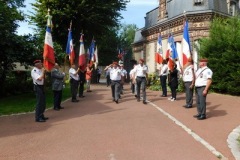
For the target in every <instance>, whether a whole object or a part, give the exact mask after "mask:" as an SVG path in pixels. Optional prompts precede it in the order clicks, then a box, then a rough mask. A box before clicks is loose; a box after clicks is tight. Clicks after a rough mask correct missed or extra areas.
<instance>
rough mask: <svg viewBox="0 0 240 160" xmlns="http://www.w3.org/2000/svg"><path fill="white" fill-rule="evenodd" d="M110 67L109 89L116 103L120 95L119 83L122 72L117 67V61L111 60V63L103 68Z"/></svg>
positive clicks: (121, 79)
mask: <svg viewBox="0 0 240 160" xmlns="http://www.w3.org/2000/svg"><path fill="white" fill-rule="evenodd" d="M109 68H111V69H110V79H111V91H112V98H113V101H115V102H116V103H117V104H118V99H119V97H120V83H123V74H122V72H121V70H120V69H119V68H118V63H117V62H113V63H112V64H111V65H109V66H107V67H106V68H105V69H104V70H105V71H106V70H108V69H109Z"/></svg>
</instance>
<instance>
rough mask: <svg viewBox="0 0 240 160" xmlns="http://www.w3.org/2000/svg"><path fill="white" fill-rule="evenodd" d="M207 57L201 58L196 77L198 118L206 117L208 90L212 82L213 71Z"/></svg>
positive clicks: (196, 116)
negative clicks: (209, 66) (208, 64)
mask: <svg viewBox="0 0 240 160" xmlns="http://www.w3.org/2000/svg"><path fill="white" fill-rule="evenodd" d="M207 62H208V60H207V59H200V61H199V69H198V70H197V72H196V74H195V77H196V80H195V88H196V102H197V112H198V113H197V114H196V115H194V117H195V118H197V119H198V120H203V119H206V99H207V94H208V90H209V88H210V86H211V84H212V75H213V72H212V70H211V69H210V68H208V67H207Z"/></svg>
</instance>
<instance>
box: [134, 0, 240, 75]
mask: <svg viewBox="0 0 240 160" xmlns="http://www.w3.org/2000/svg"><path fill="white" fill-rule="evenodd" d="M238 10H239V0H159V6H158V7H157V8H155V9H153V10H151V11H149V12H147V13H146V17H145V26H144V27H143V28H141V29H139V30H138V31H137V32H136V33H135V39H134V42H133V44H132V47H133V56H134V57H133V58H134V59H136V60H139V59H140V58H144V59H145V61H146V64H147V65H148V67H149V71H150V73H151V72H155V70H156V66H157V64H156V62H155V53H156V52H157V38H158V34H159V33H160V34H161V36H162V47H163V48H162V49H163V57H164V56H165V54H166V50H167V39H168V36H169V34H170V33H171V34H172V35H173V36H174V40H175V44H176V48H177V51H178V53H181V52H182V44H181V41H182V39H183V24H184V22H185V19H187V20H188V23H189V36H190V40H191V47H192V56H193V58H194V63H195V64H197V59H198V58H197V57H198V56H197V55H198V54H197V52H196V50H195V49H194V46H195V45H193V44H197V42H198V40H199V39H200V38H202V37H208V35H209V27H210V23H211V21H212V20H213V18H214V16H216V15H217V16H224V17H228V16H233V15H236V13H237V12H238Z"/></svg>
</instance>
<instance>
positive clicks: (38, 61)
mask: <svg viewBox="0 0 240 160" xmlns="http://www.w3.org/2000/svg"><path fill="white" fill-rule="evenodd" d="M33 63H34V64H37V63H42V61H41V60H39V59H37V60H35V61H33Z"/></svg>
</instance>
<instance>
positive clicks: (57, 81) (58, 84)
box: [51, 63, 65, 111]
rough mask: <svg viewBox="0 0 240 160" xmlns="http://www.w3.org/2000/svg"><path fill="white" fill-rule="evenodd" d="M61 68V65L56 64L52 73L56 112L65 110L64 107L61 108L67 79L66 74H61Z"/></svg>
mask: <svg viewBox="0 0 240 160" xmlns="http://www.w3.org/2000/svg"><path fill="white" fill-rule="evenodd" d="M59 68H60V67H59V65H58V64H57V63H55V66H54V68H53V70H52V71H51V77H52V90H53V101H54V107H53V109H54V110H56V111H59V110H60V109H64V107H61V101H62V89H63V85H64V82H63V79H64V77H65V73H61V72H60V71H59Z"/></svg>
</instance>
